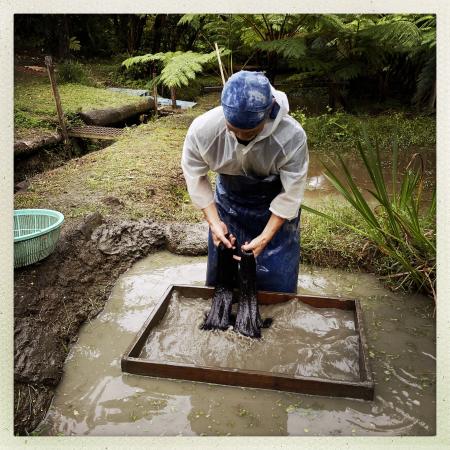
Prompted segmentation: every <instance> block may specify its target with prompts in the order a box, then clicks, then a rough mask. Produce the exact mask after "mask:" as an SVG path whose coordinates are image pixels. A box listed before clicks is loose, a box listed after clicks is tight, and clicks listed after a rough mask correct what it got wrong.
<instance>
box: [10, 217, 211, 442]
mask: <svg viewBox="0 0 450 450" xmlns="http://www.w3.org/2000/svg"><path fill="white" fill-rule="evenodd" d="M103 222H104V220H103V218H102V216H101V215H100V214H95V213H94V214H92V215H90V216H88V217H87V218H86V219H85V220H84V221H81V222H78V223H77V224H73V225H71V226H69V227H67V229H65V230H64V232H63V233H62V235H61V238H60V241H59V243H58V246H57V248H56V250H55V252H54V253H53V254H52V255H51V256H50V257H48V258H47V259H46V260H44V261H42V262H40V263H37V264H34V265H32V266H29V267H24V268H21V269H17V270H16V271H15V280H14V282H15V293H14V296H15V298H14V430H15V433H16V434H18V435H24V434H29V433H31V432H32V431H33V430H34V429H35V428H36V426H37V425H38V424H39V422H40V421H41V420H42V419H43V418H44V416H45V414H46V412H47V410H48V408H49V406H50V403H51V400H52V398H53V395H54V391H55V388H56V386H57V385H58V383H59V381H60V379H61V377H62V375H63V367H64V361H65V359H66V356H67V354H68V351H69V347H70V345H71V344H72V343H73V342H75V341H76V339H77V335H78V330H79V328H80V326H81V325H82V324H83V322H85V321H86V320H90V319H91V318H93V317H95V315H97V314H98V313H99V312H100V311H101V309H102V308H103V306H104V305H105V302H106V300H107V299H108V296H109V293H110V291H111V289H112V287H113V285H114V283H115V282H116V280H117V278H118V276H119V275H120V274H121V273H123V272H124V271H125V270H127V269H128V268H129V267H130V266H131V265H132V264H133V262H135V261H136V260H138V259H139V258H141V257H143V256H146V255H148V254H150V253H152V252H155V251H157V250H159V249H164V248H167V249H169V250H170V251H172V252H174V253H179V254H187V255H202V254H206V253H207V226H206V225H205V224H197V225H187V224H185V225H182V224H177V223H174V224H167V223H161V222H152V221H150V220H143V221H135V222H132V221H121V222H114V221H107V222H106V223H103ZM183 236H184V237H185V238H184V237H183Z"/></svg>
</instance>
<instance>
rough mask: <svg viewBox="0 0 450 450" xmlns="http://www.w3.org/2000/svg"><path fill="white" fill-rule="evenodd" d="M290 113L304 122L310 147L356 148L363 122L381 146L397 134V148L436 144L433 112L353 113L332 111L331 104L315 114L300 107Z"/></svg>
mask: <svg viewBox="0 0 450 450" xmlns="http://www.w3.org/2000/svg"><path fill="white" fill-rule="evenodd" d="M291 115H292V117H294V118H295V119H296V120H298V122H300V124H301V125H302V126H303V128H304V129H305V131H306V134H307V135H308V142H309V144H310V146H311V148H313V149H314V150H316V151H327V152H329V151H330V150H333V149H335V150H336V152H337V151H339V153H343V152H345V151H349V150H356V148H357V145H358V130H359V129H360V127H361V126H362V125H364V126H365V127H366V128H367V133H368V136H369V137H370V138H371V139H375V138H376V139H377V142H378V144H379V146H380V148H381V149H388V148H389V147H390V144H391V142H392V139H393V138H394V137H397V138H398V142H399V145H400V149H405V148H408V147H411V146H431V145H435V144H436V119H435V117H433V116H420V115H419V116H414V117H408V116H407V115H406V114H405V113H403V112H395V113H384V114H380V115H377V116H368V115H367V116H366V115H364V116H363V115H361V116H355V115H353V114H347V113H345V112H341V111H337V112H333V111H332V110H331V108H328V111H327V112H326V113H324V114H321V115H318V116H310V115H307V113H306V112H305V111H304V110H302V109H298V110H296V111H293V112H291Z"/></svg>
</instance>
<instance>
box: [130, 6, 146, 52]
mask: <svg viewBox="0 0 450 450" xmlns="http://www.w3.org/2000/svg"><path fill="white" fill-rule="evenodd" d="M146 20H147V15H146V14H143V15H142V16H141V15H132V16H131V17H130V20H129V21H128V30H127V48H128V53H130V54H132V53H134V51H136V50H138V49H139V47H140V45H141V40H142V32H143V31H144V25H145V22H146Z"/></svg>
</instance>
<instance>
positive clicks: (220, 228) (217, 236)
mask: <svg viewBox="0 0 450 450" xmlns="http://www.w3.org/2000/svg"><path fill="white" fill-rule="evenodd" d="M209 228H210V230H211V236H212V240H213V242H214V245H215V246H216V247H217V246H218V245H219V244H220V243H221V242H222V243H223V244H224V245H225V246H226V247H227V248H233V246H234V243H235V242H236V238H235V237H234V236H233V235H232V234H230V235H229V240H228V239H227V238H226V236H225V235H226V234H228V227H227V226H226V224H225V223H224V222H222V221H221V220H218V221H215V222H213V223H211V224H210V226H209Z"/></svg>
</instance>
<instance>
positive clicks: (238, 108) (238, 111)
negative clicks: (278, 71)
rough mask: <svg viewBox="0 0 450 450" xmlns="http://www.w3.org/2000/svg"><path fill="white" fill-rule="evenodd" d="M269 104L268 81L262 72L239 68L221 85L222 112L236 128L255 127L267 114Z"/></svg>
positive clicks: (270, 96) (269, 91)
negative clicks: (238, 70)
mask: <svg viewBox="0 0 450 450" xmlns="http://www.w3.org/2000/svg"><path fill="white" fill-rule="evenodd" d="M271 106H272V92H271V88H270V82H269V80H268V78H267V77H266V76H265V75H264V74H263V73H262V72H249V71H247V70H241V71H240V72H237V73H235V74H234V75H232V76H231V77H230V78H229V79H228V81H227V82H226V83H225V86H224V87H223V90H222V108H223V113H224V115H225V118H226V119H227V121H228V122H229V123H231V125H233V126H235V127H236V128H242V129H251V128H255V127H257V126H258V125H259V124H260V123H261V122H262V121H263V120H264V119H265V118H266V117H267V116H268V113H269V111H270V110H271Z"/></svg>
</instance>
